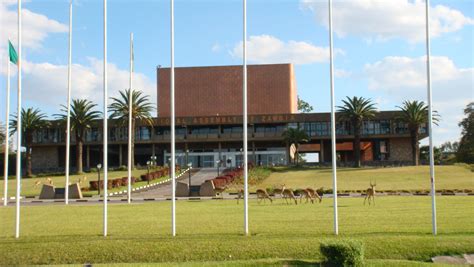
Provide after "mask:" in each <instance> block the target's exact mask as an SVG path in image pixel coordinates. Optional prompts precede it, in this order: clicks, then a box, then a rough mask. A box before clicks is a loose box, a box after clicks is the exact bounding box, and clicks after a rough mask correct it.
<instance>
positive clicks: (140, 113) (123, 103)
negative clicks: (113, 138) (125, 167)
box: [109, 89, 154, 167]
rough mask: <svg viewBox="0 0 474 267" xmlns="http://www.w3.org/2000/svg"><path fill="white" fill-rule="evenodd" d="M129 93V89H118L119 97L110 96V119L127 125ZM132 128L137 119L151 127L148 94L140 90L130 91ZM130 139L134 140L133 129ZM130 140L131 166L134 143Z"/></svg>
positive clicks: (150, 109)
mask: <svg viewBox="0 0 474 267" xmlns="http://www.w3.org/2000/svg"><path fill="white" fill-rule="evenodd" d="M129 93H130V89H126V90H124V91H120V96H121V97H120V98H115V97H112V98H111V99H112V101H113V102H112V104H110V106H109V109H110V111H111V112H112V114H111V115H110V118H111V119H119V123H120V124H122V125H128V113H129V102H130V101H129ZM132 108H133V110H132V129H135V125H136V121H137V120H139V121H141V122H143V123H145V124H147V125H149V126H151V127H153V118H152V116H151V112H152V111H153V110H154V107H153V106H152V104H151V102H150V100H149V96H146V95H143V94H142V92H141V91H138V90H133V91H132ZM132 140H133V141H134V140H135V131H134V130H132ZM133 141H132V155H133V156H132V162H131V163H132V166H133V167H134V166H135V157H134V156H135V144H134V142H133Z"/></svg>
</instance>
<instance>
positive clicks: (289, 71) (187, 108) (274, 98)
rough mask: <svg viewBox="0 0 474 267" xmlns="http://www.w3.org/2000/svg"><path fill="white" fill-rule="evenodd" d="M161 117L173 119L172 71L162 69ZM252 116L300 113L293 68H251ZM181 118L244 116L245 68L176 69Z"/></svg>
mask: <svg viewBox="0 0 474 267" xmlns="http://www.w3.org/2000/svg"><path fill="white" fill-rule="evenodd" d="M157 76H158V116H159V117H169V116H170V69H169V68H161V69H158V74H157ZM247 79H248V98H247V99H248V113H249V114H250V115H256V114H289V113H296V112H297V96H296V81H295V78H294V71H293V65H291V64H274V65H250V66H248V74H247ZM175 99H176V102H175V111H176V116H177V117H184V116H215V115H217V114H219V115H240V114H242V110H243V107H242V105H243V104H242V66H217V67H186V68H176V69H175Z"/></svg>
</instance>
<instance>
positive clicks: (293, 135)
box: [283, 128, 309, 165]
mask: <svg viewBox="0 0 474 267" xmlns="http://www.w3.org/2000/svg"><path fill="white" fill-rule="evenodd" d="M283 139H284V140H285V142H287V143H288V144H290V145H291V144H295V147H296V153H295V161H296V165H298V164H299V161H298V156H299V145H300V144H301V143H303V142H305V143H306V142H308V141H309V136H308V134H307V133H306V131H305V130H303V129H301V128H288V129H287V130H286V131H285V132H283Z"/></svg>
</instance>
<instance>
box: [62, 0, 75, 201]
mask: <svg viewBox="0 0 474 267" xmlns="http://www.w3.org/2000/svg"><path fill="white" fill-rule="evenodd" d="M71 68H72V0H70V1H69V62H68V69H67V121H66V185H65V186H64V187H65V192H64V200H65V203H66V205H68V204H69V165H70V163H69V159H70V157H69V155H70V153H71V149H70V146H71ZM76 141H77V140H76Z"/></svg>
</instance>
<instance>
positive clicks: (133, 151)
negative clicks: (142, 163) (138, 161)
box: [131, 118, 135, 170]
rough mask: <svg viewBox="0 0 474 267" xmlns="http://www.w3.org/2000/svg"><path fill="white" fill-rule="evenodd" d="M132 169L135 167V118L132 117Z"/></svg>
mask: <svg viewBox="0 0 474 267" xmlns="http://www.w3.org/2000/svg"><path fill="white" fill-rule="evenodd" d="M131 154H132V156H131V159H132V160H131V162H132V164H131V165H132V170H133V169H135V119H134V118H132V153H131Z"/></svg>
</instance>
